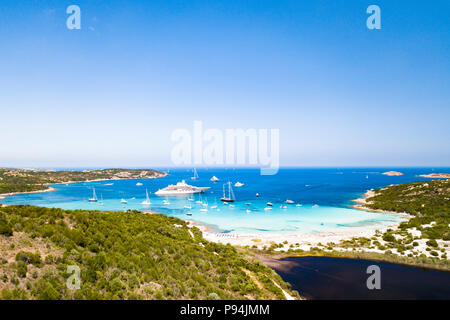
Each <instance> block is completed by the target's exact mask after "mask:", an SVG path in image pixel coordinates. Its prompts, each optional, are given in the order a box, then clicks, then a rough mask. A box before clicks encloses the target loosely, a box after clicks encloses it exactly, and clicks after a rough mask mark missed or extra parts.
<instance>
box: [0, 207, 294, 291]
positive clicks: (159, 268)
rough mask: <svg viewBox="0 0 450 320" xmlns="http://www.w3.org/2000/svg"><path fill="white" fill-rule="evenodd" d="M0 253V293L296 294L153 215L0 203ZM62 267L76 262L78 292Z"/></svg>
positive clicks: (238, 254) (181, 225)
mask: <svg viewBox="0 0 450 320" xmlns="http://www.w3.org/2000/svg"><path fill="white" fill-rule="evenodd" d="M0 252H1V256H0V299H286V298H290V297H291V296H294V297H296V298H298V297H299V296H298V293H297V292H295V291H291V290H290V286H289V285H288V284H287V283H285V282H284V281H282V279H281V278H280V277H279V276H278V275H277V274H276V273H275V272H274V271H273V270H272V269H270V268H268V267H266V266H265V265H263V264H262V263H261V262H259V261H257V260H254V259H252V258H249V257H247V256H246V255H245V253H243V252H242V251H238V250H237V249H236V248H234V247H232V246H231V245H222V244H217V243H211V242H208V241H206V240H205V239H204V238H203V237H202V234H201V232H200V230H199V229H197V228H196V227H190V226H189V225H188V224H187V223H186V222H185V221H183V220H180V219H177V218H174V217H168V216H165V215H160V214H145V213H142V212H137V211H128V212H100V211H83V210H75V211H66V210H62V209H50V208H41V207H33V206H7V207H3V208H0ZM68 266H77V267H79V268H80V271H81V272H80V274H81V284H80V289H78V290H69V289H68V287H67V285H66V283H67V280H69V281H70V279H69V277H70V276H71V274H73V273H67V268H68Z"/></svg>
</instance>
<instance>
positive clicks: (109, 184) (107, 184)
mask: <svg viewBox="0 0 450 320" xmlns="http://www.w3.org/2000/svg"><path fill="white" fill-rule="evenodd" d="M113 185H114V183H105V184H104V186H113Z"/></svg>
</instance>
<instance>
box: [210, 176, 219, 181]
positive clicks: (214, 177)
mask: <svg viewBox="0 0 450 320" xmlns="http://www.w3.org/2000/svg"><path fill="white" fill-rule="evenodd" d="M211 181H212V182H217V181H219V178H217V177H216V176H213V177H212V178H211Z"/></svg>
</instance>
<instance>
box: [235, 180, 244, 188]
mask: <svg viewBox="0 0 450 320" xmlns="http://www.w3.org/2000/svg"><path fill="white" fill-rule="evenodd" d="M243 185H244V184H243V183H240V182H239V181H238V182H236V183H235V184H234V186H235V187H238V188H239V187H242V186H243Z"/></svg>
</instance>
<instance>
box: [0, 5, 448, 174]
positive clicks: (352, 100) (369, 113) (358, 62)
mask: <svg viewBox="0 0 450 320" xmlns="http://www.w3.org/2000/svg"><path fill="white" fill-rule="evenodd" d="M74 4H75V5H78V6H79V7H80V9H81V29H80V30H69V29H68V28H67V27H66V20H67V18H68V17H69V14H67V13H66V8H67V7H68V6H69V5H74ZM372 4H376V5H378V6H379V7H380V9H381V29H380V30H370V29H368V28H367V26H366V20H367V18H368V17H369V15H370V14H367V13H366V9H367V7H368V6H369V5H372ZM449 15H450V1H448V0H443V1H441V0H436V1H384V0H383V1H381V0H371V1H352V0H345V1H344V0H341V1H325V0H324V1H315V0H313V1H298V0H292V1H287V0H276V1H275V0H272V1H267V0H247V1H245V0H239V1H236V0H224V1H206V0H203V1H196V0H191V1H180V0H178V1H173V0H164V1H158V0H152V1H115V0H108V1H100V0H98V1H79V0H71V1H62V0H55V1H44V0H39V1H37V0H36V1H29V0H28V1H16V0H3V1H2V2H1V4H0V132H1V134H0V166H16V167H21V166H22V167H23V166H25V167H111V166H114V167H116V166H127V167H137V166H171V165H173V162H172V159H171V150H172V149H173V147H174V142H173V141H172V140H171V135H172V133H173V132H174V130H176V129H180V128H185V129H187V130H191V131H192V130H193V124H194V121H196V120H197V121H202V123H203V126H204V127H205V128H214V129H218V130H222V131H224V130H226V129H234V128H243V129H257V130H258V129H279V132H280V154H279V159H280V164H281V165H284V166H337V167H342V166H449V165H450V143H449V141H450V126H449V123H450V121H449V120H450V19H449V18H448V17H449Z"/></svg>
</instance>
